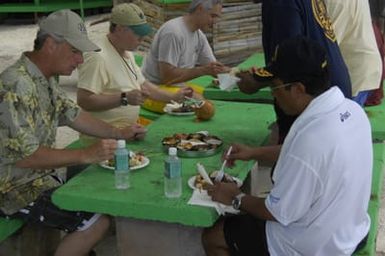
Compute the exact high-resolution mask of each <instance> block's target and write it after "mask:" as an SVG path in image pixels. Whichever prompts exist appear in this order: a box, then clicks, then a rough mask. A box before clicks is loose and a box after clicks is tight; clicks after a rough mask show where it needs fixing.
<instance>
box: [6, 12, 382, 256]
mask: <svg viewBox="0 0 385 256" xmlns="http://www.w3.org/2000/svg"><path fill="white" fill-rule="evenodd" d="M104 16H105V15H97V16H92V17H88V18H87V19H86V25H87V27H88V32H89V35H90V38H91V39H98V38H99V37H101V36H102V35H104V34H105V33H106V31H107V30H108V23H100V24H97V25H94V26H92V27H90V26H89V24H90V23H91V22H93V21H95V20H99V19H101V18H103V17H104ZM36 31H37V26H36V25H1V24H0V72H2V71H3V70H4V69H5V68H6V67H7V66H9V65H10V64H12V63H13V62H14V61H15V60H17V59H18V58H19V56H20V54H21V53H22V52H23V51H29V50H31V49H32V47H33V40H34V38H35V35H36ZM60 81H61V84H62V86H63V88H64V89H65V91H66V92H67V93H68V96H69V97H71V98H73V99H74V98H75V93H76V81H77V73H76V72H74V73H73V74H72V76H70V77H61V79H60ZM77 136H78V134H77V133H76V132H75V131H73V130H72V129H70V128H68V127H61V128H59V131H58V136H57V147H59V148H62V147H65V146H66V145H68V144H69V143H70V142H71V141H73V140H75V139H76V138H77ZM383 192H385V182H384V189H383ZM113 239H114V238H113V237H110V238H109V239H108V240H109V241H107V243H106V244H107V245H105V246H101V247H100V248H99V250H98V253H100V252H101V253H100V254H98V255H113V254H115V253H114V252H113V253H112V254H111V252H112V251H111V249H112V250H113V251H114V250H115V248H112V247H113V244H114V241H113ZM103 251H106V253H105V254H104V253H103ZM107 252H108V254H107ZM377 255H378V256H380V255H382V256H385V194H384V193H383V195H382V203H381V211H380V224H379V233H378V236H377Z"/></svg>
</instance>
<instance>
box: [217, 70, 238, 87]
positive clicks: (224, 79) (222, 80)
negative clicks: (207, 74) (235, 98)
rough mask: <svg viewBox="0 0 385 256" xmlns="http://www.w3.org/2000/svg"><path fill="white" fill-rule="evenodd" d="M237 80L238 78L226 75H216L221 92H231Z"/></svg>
mask: <svg viewBox="0 0 385 256" xmlns="http://www.w3.org/2000/svg"><path fill="white" fill-rule="evenodd" d="M239 80H240V79H239V77H236V76H234V75H231V74H228V73H223V74H218V81H219V88H220V89H221V90H223V91H231V90H232V89H234V88H235V87H236V86H237V82H238V81H239Z"/></svg>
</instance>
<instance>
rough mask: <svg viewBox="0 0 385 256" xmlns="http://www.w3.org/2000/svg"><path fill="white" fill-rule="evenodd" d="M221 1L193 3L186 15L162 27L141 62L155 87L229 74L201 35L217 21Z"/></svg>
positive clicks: (199, 0) (197, 1)
mask: <svg viewBox="0 0 385 256" xmlns="http://www.w3.org/2000/svg"><path fill="white" fill-rule="evenodd" d="M221 11H222V3H221V1H220V0H205V1H203V0H192V1H191V4H190V7H189V10H188V14H186V15H184V16H183V17H178V18H175V19H172V20H169V21H167V22H166V23H165V24H163V25H162V26H161V27H160V28H159V30H158V31H157V33H156V34H155V37H154V40H153V42H152V44H151V49H150V51H149V53H148V55H147V56H146V58H145V60H144V64H143V67H142V71H143V74H144V76H145V77H146V78H147V79H148V80H150V81H151V82H153V83H156V84H168V85H171V84H177V83H182V82H186V81H189V80H191V79H193V78H196V77H199V76H203V75H212V76H216V75H217V74H219V73H224V72H228V71H229V69H228V68H227V67H225V66H224V65H223V64H221V63H219V62H217V61H216V59H215V57H214V54H213V51H212V50H211V47H210V45H209V43H208V41H207V38H206V36H205V34H204V33H203V32H202V30H203V31H205V30H208V29H209V28H210V27H212V26H213V24H214V23H215V22H216V21H217V19H218V18H219V17H220V15H221Z"/></svg>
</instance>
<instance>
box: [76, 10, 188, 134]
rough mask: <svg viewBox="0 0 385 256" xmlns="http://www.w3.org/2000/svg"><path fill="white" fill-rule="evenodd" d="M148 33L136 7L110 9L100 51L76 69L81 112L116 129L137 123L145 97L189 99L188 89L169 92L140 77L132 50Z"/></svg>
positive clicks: (148, 30)
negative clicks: (107, 29)
mask: <svg viewBox="0 0 385 256" xmlns="http://www.w3.org/2000/svg"><path fill="white" fill-rule="evenodd" d="M151 32H152V29H151V27H150V26H149V25H148V23H147V21H146V17H145V15H144V13H143V11H142V10H141V9H140V8H139V7H138V6H137V5H135V4H133V3H123V4H119V5H116V6H115V7H114V8H112V11H111V18H110V31H109V33H108V34H107V35H106V36H105V37H103V39H102V40H101V42H100V43H99V46H100V48H101V49H102V51H101V52H97V53H89V54H86V55H85V59H84V63H83V64H82V65H81V66H80V67H79V81H78V92H77V100H78V104H79V105H80V106H81V107H82V108H83V109H85V110H87V111H89V112H91V114H92V115H93V116H94V117H96V118H99V119H101V120H104V121H106V122H108V123H111V124H112V125H114V126H116V127H127V126H131V125H134V124H135V123H137V121H138V117H139V110H140V105H141V104H143V102H144V100H145V99H146V98H147V97H150V98H151V99H155V100H159V101H162V102H169V101H171V100H174V101H180V100H183V99H184V97H185V96H189V97H191V96H192V89H191V88H189V87H183V88H180V90H179V91H177V92H176V93H169V92H166V91H163V90H160V89H159V88H158V86H156V85H154V84H152V83H151V82H149V81H147V80H146V79H145V78H144V77H143V75H142V72H141V70H140V68H139V67H138V65H137V64H136V62H135V58H134V55H133V53H132V51H133V50H135V49H136V48H137V47H138V46H139V44H140V43H141V42H142V40H143V38H144V37H145V36H147V35H149V34H150V33H151ZM83 138H84V137H83Z"/></svg>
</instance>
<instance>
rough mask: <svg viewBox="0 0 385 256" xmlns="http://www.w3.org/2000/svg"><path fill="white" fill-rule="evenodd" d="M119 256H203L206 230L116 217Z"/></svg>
mask: <svg viewBox="0 0 385 256" xmlns="http://www.w3.org/2000/svg"><path fill="white" fill-rule="evenodd" d="M115 222H116V236H117V244H118V245H117V246H118V254H119V255H121V256H124V255H135V256H181V255H183V256H203V255H205V253H204V251H203V247H202V243H201V233H202V228H196V227H190V226H184V225H180V224H174V223H165V222H158V221H146V220H138V219H130V218H124V217H116V218H115Z"/></svg>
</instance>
